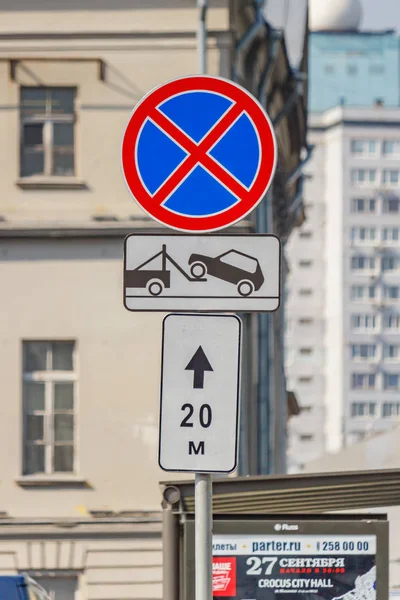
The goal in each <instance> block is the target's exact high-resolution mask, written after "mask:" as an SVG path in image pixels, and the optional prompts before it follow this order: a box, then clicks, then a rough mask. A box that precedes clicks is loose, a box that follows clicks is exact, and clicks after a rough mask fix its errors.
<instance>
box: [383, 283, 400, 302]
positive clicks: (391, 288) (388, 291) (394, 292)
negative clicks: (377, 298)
mask: <svg viewBox="0 0 400 600" xmlns="http://www.w3.org/2000/svg"><path fill="white" fill-rule="evenodd" d="M383 296H384V298H387V299H388V300H398V299H399V298H400V287H399V286H398V285H385V286H383Z"/></svg>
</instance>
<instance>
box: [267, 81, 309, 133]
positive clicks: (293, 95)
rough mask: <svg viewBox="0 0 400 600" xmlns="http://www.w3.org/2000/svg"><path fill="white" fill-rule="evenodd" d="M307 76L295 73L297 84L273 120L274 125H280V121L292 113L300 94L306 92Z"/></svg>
mask: <svg viewBox="0 0 400 600" xmlns="http://www.w3.org/2000/svg"><path fill="white" fill-rule="evenodd" d="M305 79H306V76H305V74H304V73H296V75H295V85H294V89H293V91H292V93H291V94H290V96H289V98H288V100H287V102H285V104H284V106H283V107H282V109H281V110H280V112H279V113H278V114H277V115H276V117H275V119H274V120H273V125H274V127H278V125H279V123H280V122H281V121H282V119H284V118H285V117H286V115H288V114H289V113H290V111H291V110H292V108H293V106H294V105H295V103H296V100H297V98H298V97H299V96H301V95H302V94H303V92H304V82H305Z"/></svg>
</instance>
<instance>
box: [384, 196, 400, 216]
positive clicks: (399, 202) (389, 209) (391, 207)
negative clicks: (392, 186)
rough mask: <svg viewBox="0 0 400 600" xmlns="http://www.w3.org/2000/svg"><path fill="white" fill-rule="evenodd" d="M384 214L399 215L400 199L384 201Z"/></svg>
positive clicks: (391, 198)
mask: <svg viewBox="0 0 400 600" xmlns="http://www.w3.org/2000/svg"><path fill="white" fill-rule="evenodd" d="M383 212H384V213H398V212H400V198H397V197H396V196H391V197H390V198H385V199H384V200H383Z"/></svg>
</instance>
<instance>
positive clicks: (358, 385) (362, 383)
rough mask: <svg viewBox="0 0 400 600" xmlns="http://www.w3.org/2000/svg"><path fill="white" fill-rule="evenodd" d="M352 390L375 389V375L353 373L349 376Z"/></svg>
mask: <svg viewBox="0 0 400 600" xmlns="http://www.w3.org/2000/svg"><path fill="white" fill-rule="evenodd" d="M351 387H352V389H353V390H373V389H375V375H374V374H373V373H353V374H352V376H351Z"/></svg>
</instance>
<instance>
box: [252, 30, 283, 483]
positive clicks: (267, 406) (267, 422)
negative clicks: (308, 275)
mask: <svg viewBox="0 0 400 600" xmlns="http://www.w3.org/2000/svg"><path fill="white" fill-rule="evenodd" d="M267 27H268V26H267ZM268 30H269V36H270V41H271V44H270V46H269V54H268V60H267V64H266V66H265V68H264V71H263V73H262V75H261V78H260V84H259V87H258V94H257V96H258V100H259V102H260V103H261V104H262V105H263V106H265V105H266V88H267V85H268V81H269V78H270V75H271V71H272V69H273V66H274V62H275V59H276V57H277V54H278V49H279V42H280V40H281V36H282V32H280V31H279V30H277V29H273V28H272V27H268ZM265 108H266V109H267V108H268V107H267V106H265ZM272 202H273V190H272V187H271V188H270V190H269V192H268V193H267V195H266V197H265V198H264V200H263V201H262V202H260V204H259V205H258V207H257V208H256V232H257V233H268V232H270V231H272V228H273V223H272ZM272 358H273V327H272V317H271V315H269V314H268V313H263V314H259V315H258V398H257V413H258V435H257V441H258V468H257V472H258V474H259V475H265V474H267V473H271V468H272V465H273V464H274V455H273V453H274V443H273V440H274V437H273V435H272V419H271V416H272V414H273V411H274V409H275V407H274V406H273V397H274V395H273V385H272V384H273V382H272V378H273V365H272Z"/></svg>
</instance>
